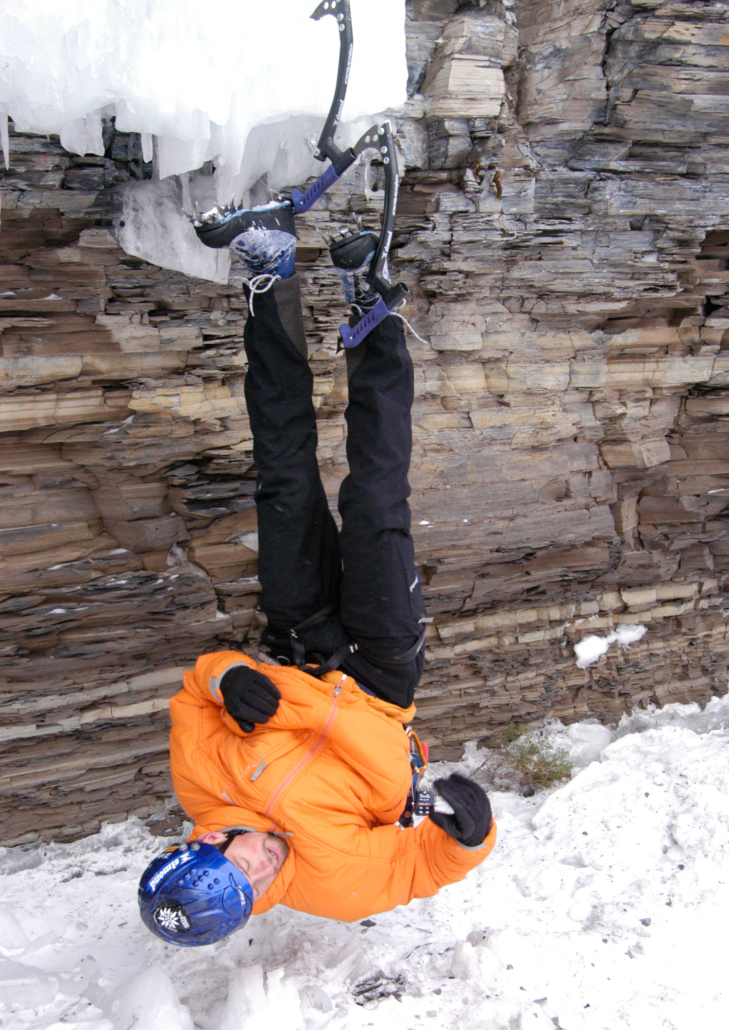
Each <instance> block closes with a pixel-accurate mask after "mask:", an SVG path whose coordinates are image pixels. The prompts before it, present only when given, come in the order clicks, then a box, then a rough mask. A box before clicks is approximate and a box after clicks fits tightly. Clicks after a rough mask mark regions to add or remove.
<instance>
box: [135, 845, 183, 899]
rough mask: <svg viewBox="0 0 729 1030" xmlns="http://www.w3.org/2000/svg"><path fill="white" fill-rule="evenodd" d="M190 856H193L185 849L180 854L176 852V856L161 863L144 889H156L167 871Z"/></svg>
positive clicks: (149, 890) (169, 871) (150, 890)
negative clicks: (165, 862)
mask: <svg viewBox="0 0 729 1030" xmlns="http://www.w3.org/2000/svg"><path fill="white" fill-rule="evenodd" d="M192 857H193V856H192V855H191V854H190V852H189V851H185V852H183V853H182V854H178V855H177V857H176V858H173V859H172V861H171V862H168V863H167V864H166V865H163V866H162V868H161V869H160V870H159V871H158V872H156V873H155V874H154V876H153V877H152V879H151V880H150V881H149V883H148V884H147V887H146V890H147V891H148V892H152V891H156V890H157V887H158V886H159V885H160V883H161V882H162V880H164V878H165V877H166V876H167V874H168V873H171V872H172V870H173V869H177V867H178V866H179V865H182V863H183V862H187V861H189V860H190V859H191V858H192Z"/></svg>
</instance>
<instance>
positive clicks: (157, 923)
mask: <svg viewBox="0 0 729 1030" xmlns="http://www.w3.org/2000/svg"><path fill="white" fill-rule="evenodd" d="M137 897H138V900H139V911H140V914H141V916H142V920H143V922H144V924H145V926H147V928H148V929H150V930H151V931H152V933H154V934H156V935H157V937H161V938H162V940H163V941H166V942H167V943H168V944H180V945H182V946H183V947H194V946H195V945H198V944H214V943H215V941H219V940H221V939H222V938H223V937H227V936H228V934H231V933H233V932H234V931H235V930H240V929H241V927H243V926H245V924H246V923H247V922H248V917H249V916H250V914H251V909H252V908H253V888H252V887H251V884H250V882H249V880H248V878H247V877H246V876H245V875H244V874H243V873H242V872H241V871H240V869H238V868H236V866H234V865H233V863H232V862H229V861H228V859H227V858H226V857H225V855H222V854H221V853H220V852H219V851H218V849H217V848H215V847H213V845H212V844H203V843H201V842H200V841H193V843H192V844H174V845H173V846H172V847H171V848H167V850H166V851H164V852H163V853H162V854H161V855H158V856H157V858H155V859H153V860H152V861H151V862H150V863H149V865H148V866H147V868H146V869H145V870H144V873H143V874H142V879H141V880H140V881H139V893H138V895H137Z"/></svg>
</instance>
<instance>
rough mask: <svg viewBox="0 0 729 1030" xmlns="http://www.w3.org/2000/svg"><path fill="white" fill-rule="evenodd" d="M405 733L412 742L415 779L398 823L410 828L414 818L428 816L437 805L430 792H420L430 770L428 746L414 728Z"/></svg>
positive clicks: (411, 756)
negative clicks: (422, 781) (434, 805)
mask: <svg viewBox="0 0 729 1030" xmlns="http://www.w3.org/2000/svg"><path fill="white" fill-rule="evenodd" d="M405 732H406V733H407V735H408V738H409V740H410V768H411V769H412V775H413V778H412V783H411V784H410V792H409V794H408V796H407V800H406V802H405V810H404V811H403V813H402V815H401V816H400V818H399V819H398V822H399V823H400V825H401V826H405V827H408V826H412V825H413V816H416V815H427V814H428V812H429V811H430V810H431V808H432V807H433V804H434V803H435V797H434V795H433V792H432V791H430V790H420V781H421V780H422V778H423V775H424V774H425V770H426V769H427V768H428V750H429V749H428V745H427V744H426V743H425V742H424V741H421V740H420V737H418V735H417V733H416V732H415V730H414V729H413V728H412V726H408V727H407V729H406V730H405Z"/></svg>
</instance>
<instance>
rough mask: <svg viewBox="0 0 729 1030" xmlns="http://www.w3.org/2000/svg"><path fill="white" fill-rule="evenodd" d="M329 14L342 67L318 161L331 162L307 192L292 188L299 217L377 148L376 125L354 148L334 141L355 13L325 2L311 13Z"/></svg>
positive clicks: (343, 2)
mask: <svg viewBox="0 0 729 1030" xmlns="http://www.w3.org/2000/svg"><path fill="white" fill-rule="evenodd" d="M327 14H331V15H332V16H333V17H334V18H336V19H337V25H338V26H339V68H338V69H337V85H336V89H335V91H334V99H333V100H332V106H331V107H330V108H329V114H328V115H327V120H326V121H325V122H324V128H323V129H322V132H321V136H320V137H319V142H318V143H317V148H318V153H317V154H316V155H315V156H316V159H317V161H326V160H329V161H331V162H332V163H331V165H330V166H329V168H327V170H326V171H325V172H324V174H323V175H320V176H319V178H318V179H317V180H316V182H314V183H312V185H311V186H310V187H309V188H308V189H307V190H305V191H304V192H303V193H302V192H301V190H297V189H293V190H292V191H291V203H292V204H293V206H294V211H295V213H296V214H297V215H300V214H303V212H304V211H308V210H309V208H310V207H311V206H312V205H313V204H314V203H315V202H316V201H317V200H318V199H319V197H320V196H321V195H322V193H325V192H326V191H327V190H328V189H329V187H330V186H331V185H332V184H333V183H335V182H336V181H337V179H340V178H341V177H342V175H344V173H345V172H346V170H347V169H348V168H349V167H350V166H351V165H353V164H354V162H355V161H356V160H357V158H358V157H359V155H360V154H361V153H362V151H363V150H366V149H367V148H368V147H370V146H373V145H376V137H377V126H373V127H372V128H371V129H368V130H367V132H366V133H365V134H364V136H362V138H361V139H360V140H358V141H357V143H355V145H354V146H353V147H348V148H347V149H346V150H340V149H339V147H338V146H337V145H336V144H335V142H334V133H335V132H336V131H337V125H338V124H339V119H340V116H341V114H342V108H343V107H344V98H345V97H346V95H347V84H348V83H349V69H350V68H351V66H352V50H353V46H354V44H353V37H352V14H351V11H350V8H349V0H322V2H321V3H320V4H319V6H318V7H317V9H316V10H315V11H314V13H313V14H312V16H311V17H312V18H313V19H314V21H319V20H320V19H321V18H324V17H325V16H326V15H327Z"/></svg>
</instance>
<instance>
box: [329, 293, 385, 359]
mask: <svg viewBox="0 0 729 1030" xmlns="http://www.w3.org/2000/svg"><path fill="white" fill-rule="evenodd" d="M391 314H392V312H391V311H390V309H389V308H388V306H387V304H385V302H384V300H382V299H380V300H378V301H377V303H376V304H375V306H374V307H373V308H372V309H371V310H370V311H368V312H367V314H366V315H363V316H362V318H360V320H359V322H358V323H357V325H356V326H355V327H354V329H350V327H349V326H348V325H347V324H346V322H345V324H344V325H340V327H339V332H340V333H341V334H342V343H343V344H344V346H345V347H346V348H347V349H349V348H350V347H357V346H358V345H359V344H360V343H361V342H362V340H364V338H365V336H367V334H368V333H370V332H371V331H372V330H373V329H374V328H375V326H376V325H379V324H380V322H382V321H384V320H385V319H386V318H387V316H388V315H391Z"/></svg>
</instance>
